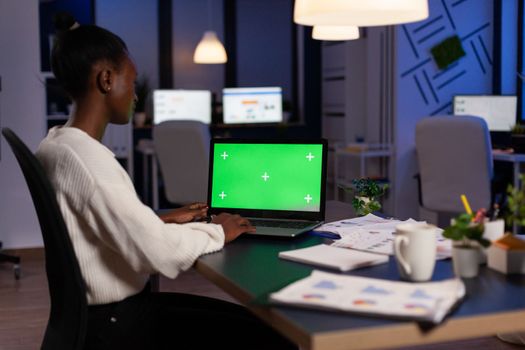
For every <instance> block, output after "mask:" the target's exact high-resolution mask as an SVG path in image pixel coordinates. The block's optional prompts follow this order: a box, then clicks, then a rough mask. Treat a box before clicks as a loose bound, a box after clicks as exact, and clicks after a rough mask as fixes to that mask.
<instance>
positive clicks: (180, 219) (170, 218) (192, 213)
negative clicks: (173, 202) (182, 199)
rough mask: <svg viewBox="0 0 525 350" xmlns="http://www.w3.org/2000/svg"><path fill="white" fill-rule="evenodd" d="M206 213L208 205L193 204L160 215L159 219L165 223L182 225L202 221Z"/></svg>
mask: <svg viewBox="0 0 525 350" xmlns="http://www.w3.org/2000/svg"><path fill="white" fill-rule="evenodd" d="M207 213H208V205H207V204H206V203H193V204H188V205H185V206H183V207H181V208H177V209H174V210H172V211H170V212H169V213H167V214H163V215H160V218H161V220H162V221H164V222H165V223H172V224H184V223H186V222H190V221H195V220H202V219H204V218H205V217H206V215H207Z"/></svg>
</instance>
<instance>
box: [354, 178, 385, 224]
mask: <svg viewBox="0 0 525 350" xmlns="http://www.w3.org/2000/svg"><path fill="white" fill-rule="evenodd" d="M344 189H345V190H346V191H351V192H353V194H354V198H353V199H352V206H353V207H354V210H355V212H356V215H357V216H364V215H367V214H370V213H372V212H374V211H378V210H379V209H381V203H380V202H379V198H380V197H381V196H383V195H384V194H385V192H386V190H387V189H388V184H379V183H378V182H377V181H374V180H372V179H370V178H361V179H354V180H352V187H350V188H346V187H345V188H344Z"/></svg>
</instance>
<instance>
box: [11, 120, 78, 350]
mask: <svg viewBox="0 0 525 350" xmlns="http://www.w3.org/2000/svg"><path fill="white" fill-rule="evenodd" d="M2 134H3V135H4V137H5V138H6V140H7V142H8V143H9V145H10V146H11V149H12V150H13V153H14V154H15V157H16V159H17V161H18V163H19V165H20V168H21V169H22V172H23V174H24V177H25V179H26V182H27V185H28V187H29V191H30V193H31V197H32V199H33V204H34V206H35V209H36V213H37V215H38V221H39V223H40V228H41V231H42V236H43V238H44V249H45V255H46V274H47V280H48V287H49V295H50V299H51V311H50V315H49V320H48V323H47V328H46V332H45V334H44V340H43V342H42V346H41V349H43V350H48V349H82V348H83V347H84V340H85V335H86V330H87V315H88V314H87V312H88V307H87V299H86V287H85V284H84V280H83V279H82V275H81V273H80V267H79V265H78V261H77V258H76V256H75V252H74V250H73V246H72V244H71V240H70V238H69V234H68V231H67V227H66V225H65V223H64V219H63V217H62V212H61V211H60V209H59V207H58V203H57V200H56V197H55V191H54V190H53V188H52V186H51V183H50V182H49V179H48V178H47V176H46V174H45V173H44V170H43V169H42V166H41V165H40V163H39V162H38V160H37V159H36V157H35V156H34V155H33V153H31V151H30V150H29V149H28V148H27V146H26V145H25V144H24V143H23V142H22V141H21V140H20V139H19V138H18V136H16V134H15V133H14V132H13V131H11V130H10V129H9V128H3V129H2Z"/></svg>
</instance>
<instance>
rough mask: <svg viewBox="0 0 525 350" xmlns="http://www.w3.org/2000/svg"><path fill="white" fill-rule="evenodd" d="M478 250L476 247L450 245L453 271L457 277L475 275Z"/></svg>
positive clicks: (477, 266)
mask: <svg viewBox="0 0 525 350" xmlns="http://www.w3.org/2000/svg"><path fill="white" fill-rule="evenodd" d="M479 262H480V251H479V248H477V247H467V246H454V247H452V263H453V265H454V273H455V274H456V276H458V277H464V278H471V277H476V276H477V275H478V272H479Z"/></svg>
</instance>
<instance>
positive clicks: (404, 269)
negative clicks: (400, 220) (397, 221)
mask: <svg viewBox="0 0 525 350" xmlns="http://www.w3.org/2000/svg"><path fill="white" fill-rule="evenodd" d="M436 231H437V227H436V226H433V225H429V224H427V223H422V222H417V223H406V224H401V225H398V226H397V227H396V238H395V240H394V254H395V257H396V262H397V267H398V270H399V274H400V275H401V278H402V279H404V280H409V281H415V282H423V281H428V280H430V279H431V278H432V273H433V272H434V265H435V264H436Z"/></svg>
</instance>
